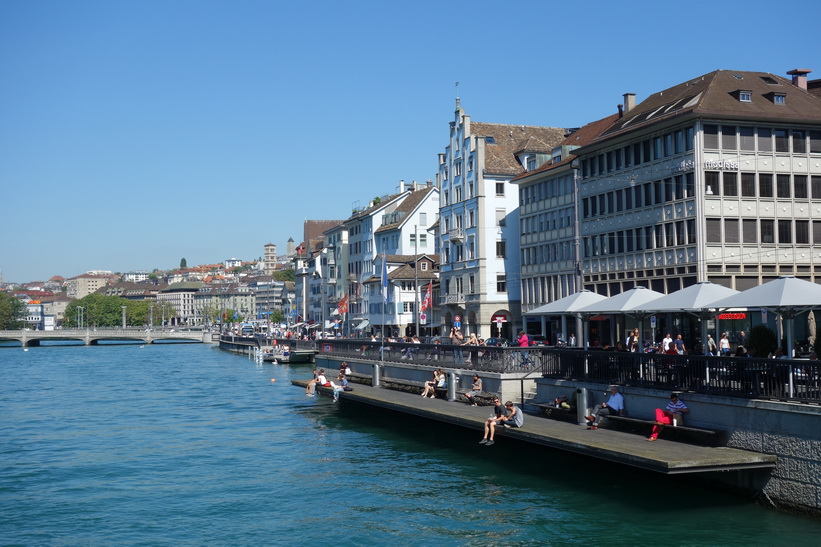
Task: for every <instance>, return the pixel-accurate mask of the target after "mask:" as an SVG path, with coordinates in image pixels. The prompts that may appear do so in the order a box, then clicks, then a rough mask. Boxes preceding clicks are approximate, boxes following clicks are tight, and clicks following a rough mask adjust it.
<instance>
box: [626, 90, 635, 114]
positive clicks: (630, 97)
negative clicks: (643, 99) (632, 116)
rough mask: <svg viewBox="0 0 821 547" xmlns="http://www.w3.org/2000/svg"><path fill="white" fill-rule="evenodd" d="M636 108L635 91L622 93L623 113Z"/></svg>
mask: <svg viewBox="0 0 821 547" xmlns="http://www.w3.org/2000/svg"><path fill="white" fill-rule="evenodd" d="M634 108H636V94H635V93H625V94H624V113H625V114H627V113H628V112H630V111H631V110H633V109H634Z"/></svg>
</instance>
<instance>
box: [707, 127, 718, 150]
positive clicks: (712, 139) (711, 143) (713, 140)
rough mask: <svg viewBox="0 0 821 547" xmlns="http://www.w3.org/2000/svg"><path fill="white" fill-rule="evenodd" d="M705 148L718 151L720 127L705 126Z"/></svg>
mask: <svg viewBox="0 0 821 547" xmlns="http://www.w3.org/2000/svg"><path fill="white" fill-rule="evenodd" d="M704 148H710V149H716V148H718V126H717V125H705V126H704Z"/></svg>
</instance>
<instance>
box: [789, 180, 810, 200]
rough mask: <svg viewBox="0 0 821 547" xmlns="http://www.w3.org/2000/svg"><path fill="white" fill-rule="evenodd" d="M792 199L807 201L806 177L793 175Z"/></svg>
mask: <svg viewBox="0 0 821 547" xmlns="http://www.w3.org/2000/svg"><path fill="white" fill-rule="evenodd" d="M792 188H793V197H795V198H796V199H807V175H793V185H792Z"/></svg>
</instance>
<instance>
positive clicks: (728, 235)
mask: <svg viewBox="0 0 821 547" xmlns="http://www.w3.org/2000/svg"><path fill="white" fill-rule="evenodd" d="M724 241H725V242H726V243H738V219H735V218H725V219H724Z"/></svg>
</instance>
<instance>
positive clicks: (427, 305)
mask: <svg viewBox="0 0 821 547" xmlns="http://www.w3.org/2000/svg"><path fill="white" fill-rule="evenodd" d="M432 289H433V281H431V282H430V283H428V292H426V293H425V299H424V300H422V311H425V310H426V309H428V308H430V307H431V290H432Z"/></svg>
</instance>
